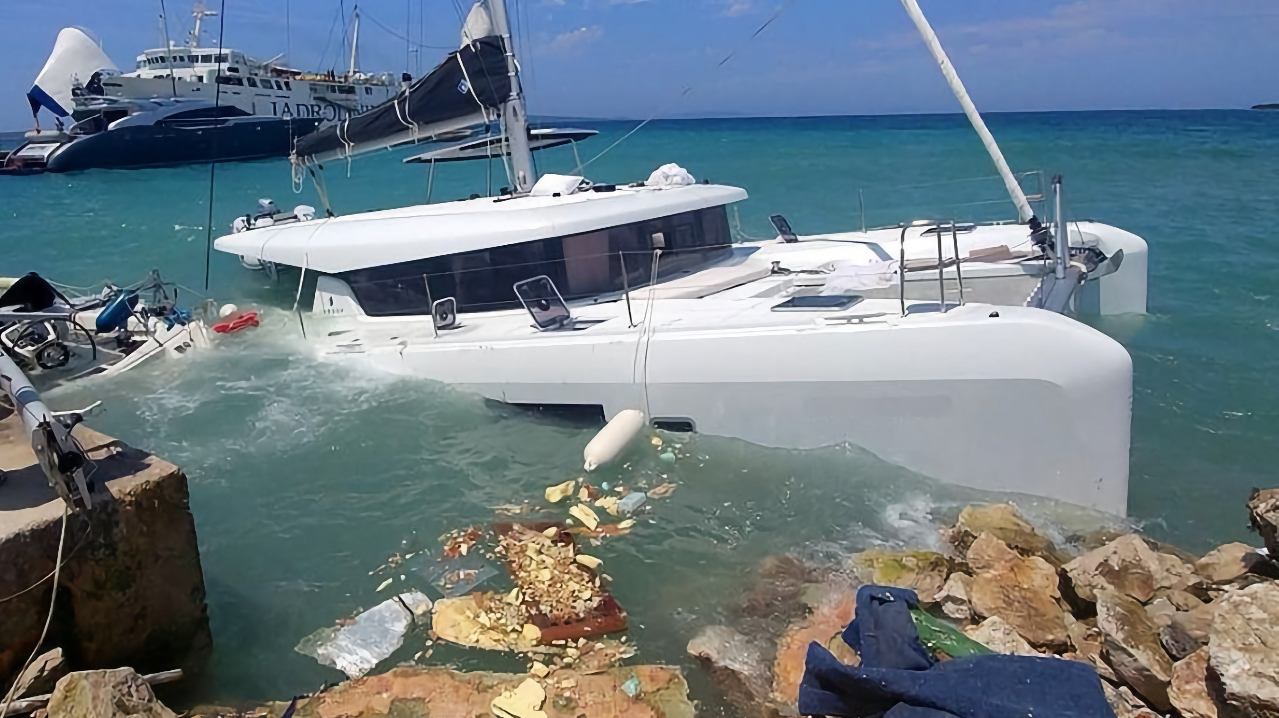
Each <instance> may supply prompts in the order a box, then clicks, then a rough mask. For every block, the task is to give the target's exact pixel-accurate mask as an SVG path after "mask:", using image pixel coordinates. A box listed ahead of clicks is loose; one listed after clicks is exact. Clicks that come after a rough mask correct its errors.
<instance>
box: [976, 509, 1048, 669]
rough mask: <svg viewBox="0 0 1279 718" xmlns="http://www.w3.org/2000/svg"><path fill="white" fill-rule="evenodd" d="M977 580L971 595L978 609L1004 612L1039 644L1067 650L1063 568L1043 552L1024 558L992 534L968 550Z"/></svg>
mask: <svg viewBox="0 0 1279 718" xmlns="http://www.w3.org/2000/svg"><path fill="white" fill-rule="evenodd" d="M967 560H968V565H969V567H970V568H972V570H973V580H972V583H971V584H970V586H969V588H968V598H969V601H970V602H971V605H972V609H973V613H975V614H976V615H978V616H980V617H982V618H990V617H991V616H998V617H999V618H1002V619H1003V620H1004V621H1006V622H1008V624H1009V625H1011V626H1012V627H1013V628H1015V629H1016V630H1017V633H1019V634H1021V637H1022V638H1025V639H1026V641H1028V642H1029V643H1030V644H1031V645H1034V646H1037V647H1052V648H1064V647H1065V646H1066V645H1067V644H1068V642H1069V638H1068V637H1067V635H1066V620H1065V612H1064V611H1063V610H1062V608H1061V606H1060V605H1059V604H1058V601H1059V600H1060V598H1061V592H1060V590H1059V589H1058V577H1057V569H1055V568H1053V566H1052V565H1051V564H1049V563H1048V562H1047V561H1045V560H1044V559H1042V558H1040V557H1038V556H1022V555H1021V554H1019V553H1017V552H1016V551H1013V550H1012V549H1011V548H1009V547H1008V545H1007V544H1005V543H1004V542H1003V541H1000V540H999V539H997V538H995V537H994V536H992V535H991V534H982V535H981V536H979V537H978V538H977V540H976V541H973V544H972V546H970V547H969V549H968V555H967Z"/></svg>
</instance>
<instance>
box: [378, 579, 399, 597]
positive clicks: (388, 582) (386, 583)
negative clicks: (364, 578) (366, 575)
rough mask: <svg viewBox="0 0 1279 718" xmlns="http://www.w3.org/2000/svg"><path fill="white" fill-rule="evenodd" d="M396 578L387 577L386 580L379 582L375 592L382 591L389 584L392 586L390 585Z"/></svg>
mask: <svg viewBox="0 0 1279 718" xmlns="http://www.w3.org/2000/svg"><path fill="white" fill-rule="evenodd" d="M394 580H395V579H391V578H388V579H386V580H385V581H383V582H382V583H379V584H378V585H377V588H376V589H374V592H375V593H381V592H382V589H384V588H386V587H387V586H390V585H391V582H392V581H394Z"/></svg>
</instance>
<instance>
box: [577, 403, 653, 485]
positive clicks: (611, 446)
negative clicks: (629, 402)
mask: <svg viewBox="0 0 1279 718" xmlns="http://www.w3.org/2000/svg"><path fill="white" fill-rule="evenodd" d="M645 421H646V417H645V416H644V412H642V411H640V410H639V409H625V410H623V411H619V412H617V415H616V416H614V417H613V418H612V419H609V421H608V423H607V424H605V425H604V428H603V429H600V430H599V433H598V434H596V435H595V438H593V439H591V440H590V442H589V443H588V444H587V445H586V448H585V449H583V450H582V460H583V462H584V463H583V468H585V469H586V470H587V471H594V470H596V469H598V468H600V467H601V466H606V465H608V464H609V463H611V462H612V461H613V460H614V459H616V458H617V457H618V456H620V455H621V453H622V451H624V450H625V449H626V447H627V446H628V445H629V444H630V443H631V442H632V441H634V440H635V437H637V436H639V434H640V432H642V431H643V430H644V424H645Z"/></svg>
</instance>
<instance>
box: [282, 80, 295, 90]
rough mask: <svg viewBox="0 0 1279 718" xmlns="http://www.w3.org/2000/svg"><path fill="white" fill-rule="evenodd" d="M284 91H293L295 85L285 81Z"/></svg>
mask: <svg viewBox="0 0 1279 718" xmlns="http://www.w3.org/2000/svg"><path fill="white" fill-rule="evenodd" d="M284 89H286V90H292V89H293V83H291V82H289V81H288V80H285V81H284Z"/></svg>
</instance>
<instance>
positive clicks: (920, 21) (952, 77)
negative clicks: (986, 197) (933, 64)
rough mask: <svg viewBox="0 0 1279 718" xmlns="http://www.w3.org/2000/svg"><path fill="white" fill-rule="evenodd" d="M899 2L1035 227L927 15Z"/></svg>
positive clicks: (910, 2)
mask: <svg viewBox="0 0 1279 718" xmlns="http://www.w3.org/2000/svg"><path fill="white" fill-rule="evenodd" d="M901 3H902V7H903V8H905V9H906V14H907V15H910V19H911V20H912V21H913V22H914V23H915V27H916V29H918V30H919V34H920V36H921V37H923V38H924V44H925V45H927V46H928V51H929V52H931V53H932V54H933V59H935V60H936V61H937V64H938V66H939V67H941V74H942V76H943V77H945V78H946V84H947V85H950V91H951V92H952V93H953V94H954V95H955V99H956V100H958V101H959V106H960V107H962V108H963V109H964V114H965V115H967V116H968V122H969V123H971V124H972V126H973V129H974V130H976V131H977V136H978V137H980V138H981V143H982V144H983V145H984V146H985V147H986V152H987V153H989V154H990V159H991V160H992V161H993V162H994V163H995V169H996V170H998V171H999V176H1000V177H1001V178H1002V179H1003V180H1004V187H1005V188H1006V189H1007V190H1008V196H1009V198H1010V199H1012V201H1013V204H1014V205H1016V206H1017V214H1018V217H1019V218H1020V219H1021V221H1023V222H1026V223H1028V224H1030V225H1031V229H1032V230H1037V229H1038V227H1037V225H1038V224H1039V220H1038V218H1037V217H1035V211H1034V210H1033V209H1031V207H1030V202H1029V201H1028V200H1027V199H1026V193H1025V192H1023V191H1022V189H1021V185H1020V184H1018V183H1017V178H1016V177H1014V176H1013V171H1012V169H1011V168H1010V167H1009V166H1008V161H1007V160H1005V159H1004V153H1003V152H1001V151H1000V149H999V145H998V144H996V142H995V137H994V135H992V134H990V130H989V129H988V128H987V127H986V122H985V121H984V120H982V118H981V113H979V112H978V111H977V106H976V105H974V104H973V100H972V98H971V97H969V96H968V90H966V89H965V88H964V83H963V81H962V80H960V79H959V73H957V72H955V66H954V65H953V64H951V62H950V58H949V57H947V56H946V51H945V50H944V49H942V46H941V40H939V39H938V38H937V33H935V32H933V27H932V25H929V24H928V18H926V17H924V11H923V10H920V9H919V3H918V2H916V0H901Z"/></svg>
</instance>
